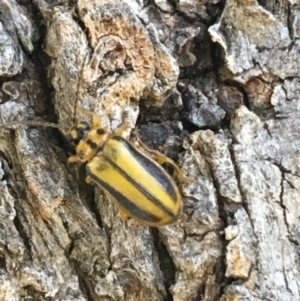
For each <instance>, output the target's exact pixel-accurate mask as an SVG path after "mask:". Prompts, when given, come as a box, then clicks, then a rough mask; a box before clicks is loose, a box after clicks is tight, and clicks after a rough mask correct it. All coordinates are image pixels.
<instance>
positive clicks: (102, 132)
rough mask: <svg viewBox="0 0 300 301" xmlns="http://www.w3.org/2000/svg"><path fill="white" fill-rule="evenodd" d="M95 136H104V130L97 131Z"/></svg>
mask: <svg viewBox="0 0 300 301" xmlns="http://www.w3.org/2000/svg"><path fill="white" fill-rule="evenodd" d="M97 134H98V135H104V134H105V130H104V129H97Z"/></svg>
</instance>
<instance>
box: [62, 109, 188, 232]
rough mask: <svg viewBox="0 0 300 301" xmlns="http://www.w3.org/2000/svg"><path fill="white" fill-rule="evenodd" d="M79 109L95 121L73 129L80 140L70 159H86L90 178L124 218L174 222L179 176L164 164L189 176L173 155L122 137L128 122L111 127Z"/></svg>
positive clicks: (152, 223) (157, 223) (148, 222)
mask: <svg viewBox="0 0 300 301" xmlns="http://www.w3.org/2000/svg"><path fill="white" fill-rule="evenodd" d="M81 110H82V111H83V113H85V114H89V115H91V116H92V126H91V127H90V126H89V125H88V124H87V123H84V122H82V123H78V124H77V125H75V126H74V127H73V128H72V129H71V130H70V136H71V138H72V140H73V141H75V142H76V143H77V146H76V154H75V155H73V156H71V157H69V159H68V161H69V162H82V163H85V164H86V166H85V168H86V173H87V177H86V182H87V183H96V184H97V185H98V186H100V188H102V189H103V190H104V192H105V193H106V194H107V195H108V196H109V198H110V199H112V200H113V201H114V202H115V204H116V205H117V207H118V208H119V210H120V214H121V216H122V217H123V218H124V219H128V218H134V219H136V220H137V221H139V222H141V223H144V224H146V225H149V226H156V227H157V226H164V225H168V224H172V223H174V222H175V221H176V220H177V218H178V216H179V214H180V212H181V207H182V198H181V194H180V191H179V189H178V187H177V185H176V183H175V181H174V180H173V179H172V177H171V176H170V175H169V173H167V171H166V170H165V169H164V168H163V167H162V166H161V165H162V164H164V163H169V164H171V165H172V166H173V169H174V171H175V173H176V176H177V178H178V180H180V181H190V179H188V178H186V177H185V176H184V175H183V173H182V171H181V169H180V168H179V166H178V165H177V164H176V163H175V162H174V161H173V160H172V159H170V158H168V157H166V156H164V155H163V154H161V153H160V152H158V151H152V150H149V149H147V151H148V152H150V153H151V157H150V156H148V155H146V154H145V153H144V152H143V151H141V150H139V149H138V148H137V147H135V146H134V145H133V144H132V143H131V142H129V141H128V140H126V139H125V138H123V137H122V133H123V132H124V131H125V130H126V129H127V128H128V125H127V124H126V123H124V124H122V125H121V126H120V127H119V128H118V129H117V130H116V131H115V132H114V133H110V132H109V131H107V130H106V129H104V128H103V127H102V126H101V121H100V119H99V118H98V117H97V116H96V115H95V114H93V113H92V112H90V111H85V110H83V109H81ZM143 148H144V149H145V146H144V147H143Z"/></svg>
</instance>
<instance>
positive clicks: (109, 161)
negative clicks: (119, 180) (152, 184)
mask: <svg viewBox="0 0 300 301" xmlns="http://www.w3.org/2000/svg"><path fill="white" fill-rule="evenodd" d="M103 156H104V158H105V159H106V160H107V162H108V163H109V164H110V165H111V166H112V167H113V168H114V169H116V170H117V171H118V172H119V173H121V174H122V175H123V176H124V178H126V179H127V180H128V181H129V182H130V183H131V184H133V185H134V186H135V187H136V188H137V189H138V190H139V191H140V192H141V193H142V194H144V195H146V196H147V198H148V199H150V200H151V201H152V202H153V203H154V204H155V205H156V206H157V207H159V208H160V209H161V210H162V211H164V212H165V213H166V214H168V215H170V216H174V213H173V212H172V211H171V210H170V209H168V208H167V207H166V206H164V204H163V203H162V202H161V201H160V200H159V199H157V198H156V197H155V196H154V195H153V194H151V192H150V191H149V190H148V189H147V188H146V187H144V186H142V185H141V184H140V183H139V182H137V181H136V180H135V179H133V178H132V177H131V176H130V175H129V174H128V173H127V172H126V171H125V170H123V169H122V168H120V166H118V165H117V164H116V163H115V162H114V161H112V160H111V159H110V158H109V157H107V156H105V155H104V154H103Z"/></svg>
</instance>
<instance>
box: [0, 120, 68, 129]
mask: <svg viewBox="0 0 300 301" xmlns="http://www.w3.org/2000/svg"><path fill="white" fill-rule="evenodd" d="M20 125H32V126H41V127H48V128H55V129H66V130H69V128H67V127H65V126H61V125H58V124H56V123H52V122H47V121H46V122H45V121H38V120H23V121H15V122H9V123H6V124H3V125H0V128H11V127H15V126H20Z"/></svg>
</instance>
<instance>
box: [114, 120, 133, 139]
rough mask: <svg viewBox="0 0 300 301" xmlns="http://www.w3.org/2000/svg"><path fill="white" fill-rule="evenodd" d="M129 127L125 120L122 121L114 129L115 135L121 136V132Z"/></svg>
mask: <svg viewBox="0 0 300 301" xmlns="http://www.w3.org/2000/svg"><path fill="white" fill-rule="evenodd" d="M128 128H129V124H128V123H127V122H125V123H122V124H121V125H120V126H119V127H118V128H117V129H116V131H115V133H114V135H115V136H122V134H123V133H124V132H125V131H126V130H127V129H128Z"/></svg>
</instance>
